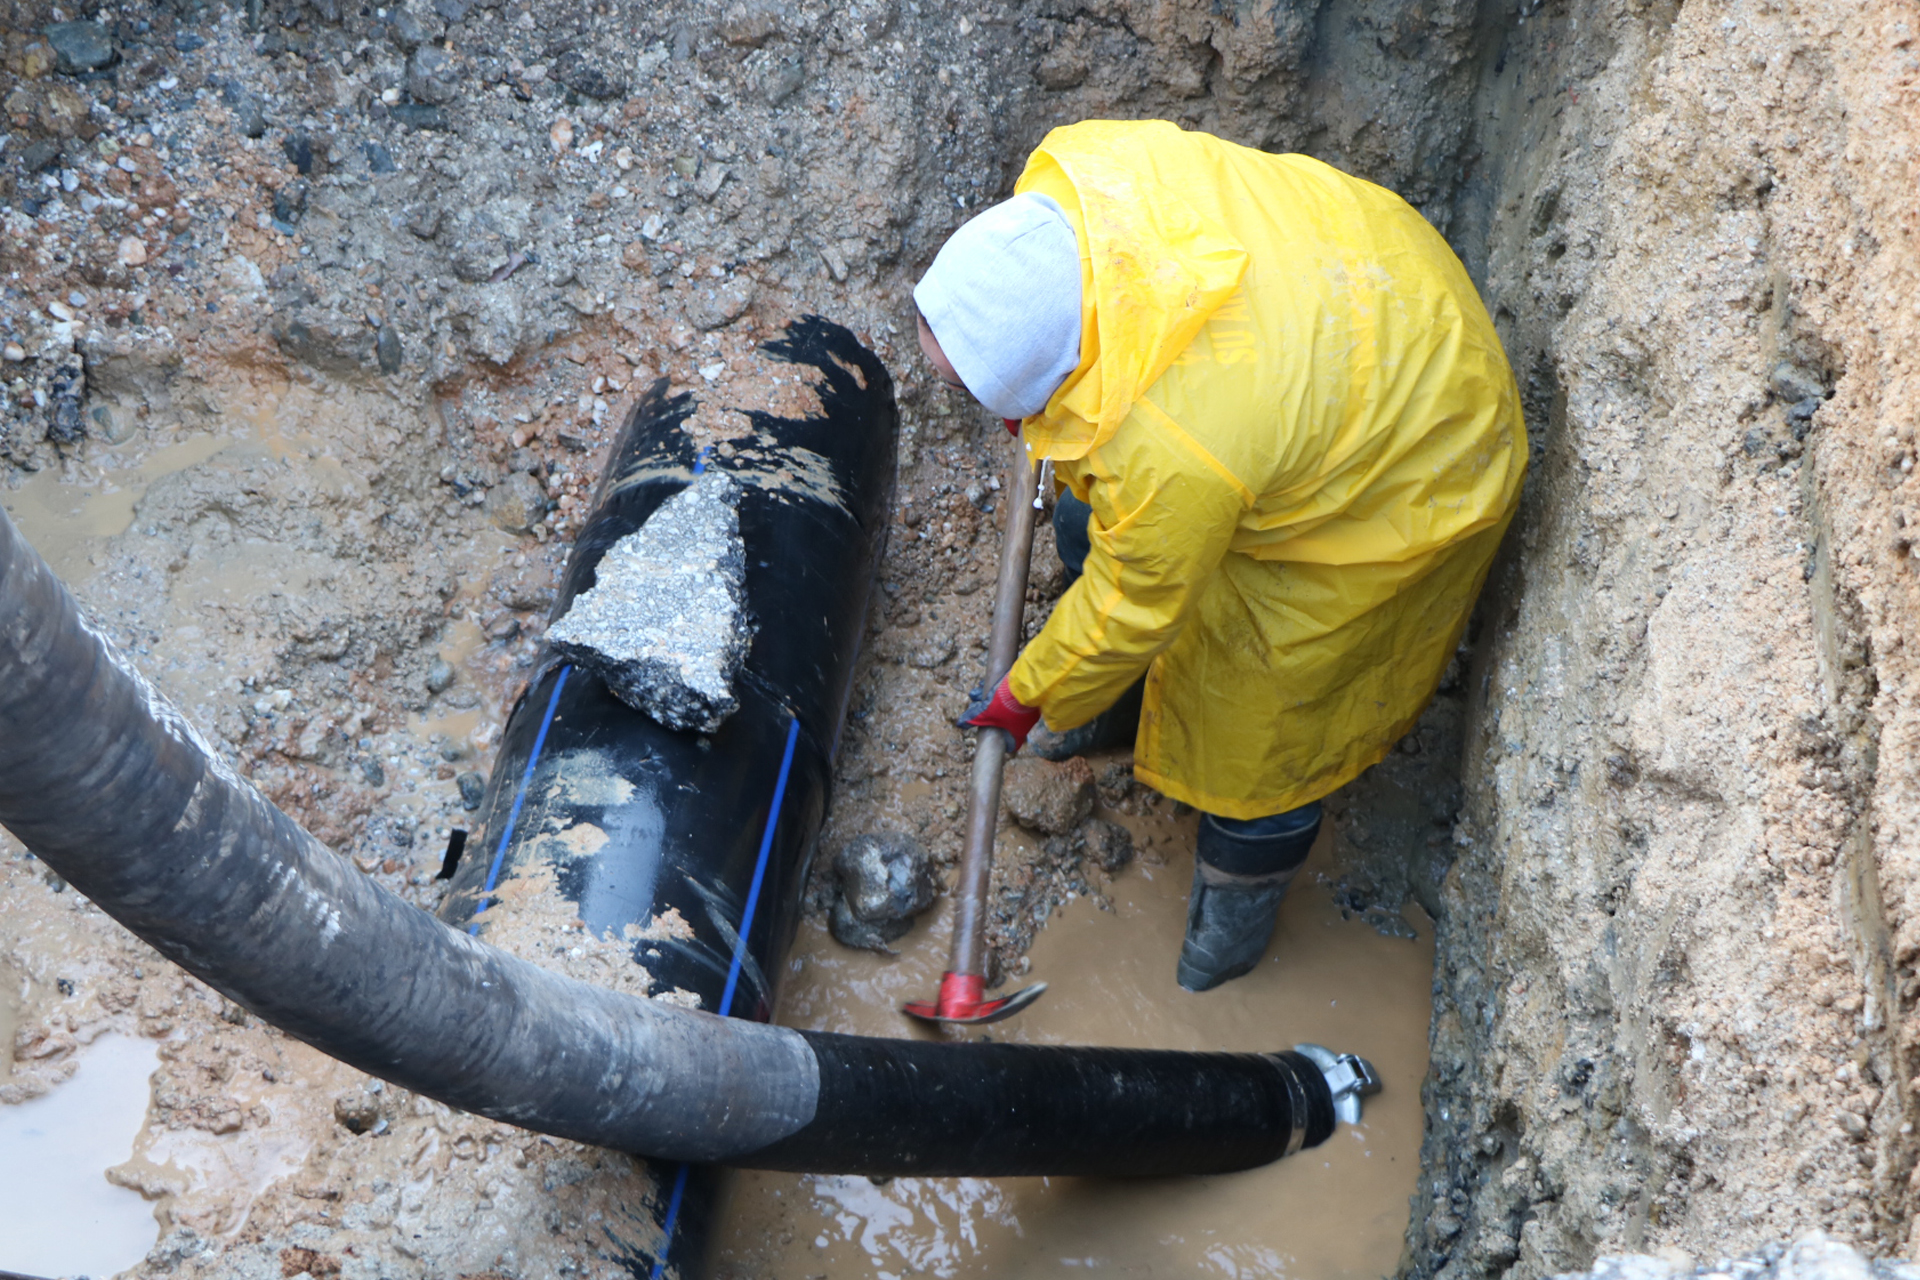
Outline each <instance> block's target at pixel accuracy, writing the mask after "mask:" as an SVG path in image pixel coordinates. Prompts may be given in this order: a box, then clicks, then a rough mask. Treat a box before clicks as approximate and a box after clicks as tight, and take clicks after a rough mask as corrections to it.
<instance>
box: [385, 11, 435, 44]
mask: <svg viewBox="0 0 1920 1280" xmlns="http://www.w3.org/2000/svg"><path fill="white" fill-rule="evenodd" d="M441 29H442V28H441V27H440V24H438V23H436V22H434V21H433V19H431V18H426V17H423V16H421V15H420V14H417V13H415V12H414V11H413V10H412V9H410V8H405V7H401V6H395V7H394V8H392V9H390V10H388V13H387V35H388V37H389V38H390V39H391V40H392V41H393V42H394V43H395V44H397V45H399V46H400V47H401V48H402V49H405V50H407V51H408V52H412V51H413V50H415V49H418V48H419V47H420V46H421V45H423V44H425V43H427V42H428V41H429V40H432V39H434V38H436V36H437V34H438V32H439V31H440V30H441Z"/></svg>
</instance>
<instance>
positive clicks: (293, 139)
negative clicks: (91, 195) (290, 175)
mask: <svg viewBox="0 0 1920 1280" xmlns="http://www.w3.org/2000/svg"><path fill="white" fill-rule="evenodd" d="M280 151H281V153H282V154H283V155H285V156H286V157H287V163H288V164H290V165H292V166H293V168H294V172H296V173H298V174H300V175H301V176H302V177H305V176H306V175H308V174H310V173H312V172H313V139H312V138H310V137H308V136H307V134H306V131H305V130H301V131H299V132H297V133H290V134H288V135H287V136H286V138H285V140H284V141H282V142H281V143H280ZM120 158H121V159H122V160H125V159H126V158H127V157H125V156H121V157H120Z"/></svg>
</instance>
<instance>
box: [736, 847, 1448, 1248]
mask: <svg viewBox="0 0 1920 1280" xmlns="http://www.w3.org/2000/svg"><path fill="white" fill-rule="evenodd" d="M1192 824H1193V819H1192V818H1191V817H1189V818H1188V819H1186V820H1185V821H1184V822H1181V823H1178V824H1173V823H1171V822H1169V821H1168V820H1164V819H1135V820H1132V821H1130V822H1129V825H1130V826H1132V827H1133V828H1134V829H1135V830H1136V832H1138V833H1140V834H1154V835H1155V837H1156V845H1155V848H1154V850H1149V851H1148V852H1146V853H1144V854H1143V855H1142V856H1141V857H1140V858H1139V859H1137V860H1136V861H1135V863H1134V864H1133V865H1132V866H1130V867H1128V868H1127V869H1126V870H1125V871H1124V872H1123V873H1122V874H1121V875H1120V876H1118V877H1117V878H1116V879H1114V880H1113V881H1112V882H1111V884H1110V885H1109V886H1108V887H1107V889H1106V895H1107V897H1108V899H1109V902H1110V906H1111V910H1103V909H1102V908H1101V906H1100V905H1099V904H1098V903H1097V902H1096V901H1095V900H1094V899H1092V898H1088V897H1085V896H1082V897H1078V898H1076V899H1075V900H1073V901H1072V902H1070V903H1068V904H1067V905H1066V906H1065V907H1064V908H1063V909H1062V910H1061V911H1059V912H1057V913H1056V914H1055V915H1054V916H1053V918H1052V919H1051V920H1050V921H1049V922H1048V924H1047V926H1046V928H1045V929H1044V930H1042V931H1041V933H1040V934H1039V936H1038V939H1037V940H1036V942H1035V944H1034V947H1033V950H1032V952H1031V953H1030V959H1031V961H1032V968H1031V972H1029V973H1028V974H1026V975H1024V976H1023V977H1021V978H1020V979H1018V980H1017V984H1020V985H1023V984H1025V983H1028V982H1034V981H1043V982H1046V983H1048V984H1049V985H1048V990H1047V993H1046V995H1045V996H1043V997H1042V998H1041V999H1040V1001H1039V1002H1038V1003H1037V1004H1035V1005H1033V1006H1032V1007H1030V1008H1029V1009H1028V1010H1027V1011H1026V1012H1024V1013H1022V1014H1020V1015H1019V1016H1018V1017H1016V1018H1014V1019H1012V1020H1009V1021H1007V1022H1004V1023H999V1024H995V1025H993V1026H991V1027H988V1028H985V1029H984V1032H985V1034H987V1035H990V1036H992V1037H994V1038H995V1039H1004V1040H1007V1041H1011V1042H1016V1043H1025V1044H1112V1045H1121V1046H1127V1047H1139V1048H1171V1049H1223V1050H1273V1049H1280V1048H1286V1047H1288V1046H1291V1045H1293V1044H1296V1043H1299V1042H1302V1041H1313V1042H1317V1043H1321V1044H1325V1045H1328V1046H1330V1047H1333V1048H1336V1049H1340V1050H1346V1051H1352V1052H1356V1053H1360V1054H1362V1055H1364V1056H1366V1057H1368V1058H1370V1059H1371V1060H1372V1061H1373V1063H1374V1064H1375V1066H1376V1067H1377V1068H1378V1069H1379V1072H1380V1075H1381V1077H1382V1079H1383V1081H1384V1082H1385V1089H1384V1091H1383V1092H1382V1093H1381V1094H1380V1095H1379V1096H1377V1097H1375V1098H1373V1099H1371V1100H1370V1101H1369V1104H1368V1107H1367V1112H1366V1116H1365V1119H1364V1121H1363V1122H1362V1123H1361V1124H1360V1125H1358V1126H1355V1127H1353V1128H1347V1127H1345V1126H1342V1127H1341V1128H1340V1129H1339V1130H1338V1131H1336V1132H1335V1134H1334V1135H1333V1137H1332V1138H1331V1139H1329V1140H1328V1141H1327V1142H1326V1143H1325V1144H1324V1145H1322V1146H1320V1147H1317V1148H1315V1149H1313V1150H1310V1151H1305V1152H1302V1153H1300V1154H1299V1155H1296V1156H1294V1157H1292V1158H1290V1159H1287V1160H1282V1161H1279V1162H1277V1163H1275V1164H1272V1165H1269V1166H1267V1167H1266V1168H1263V1169H1256V1170H1252V1171H1250V1172H1247V1173H1240V1174H1233V1175H1228V1176H1222V1177H1205V1178H1181V1179H1151V1180H1142V1181H1122V1180H1112V1181H1109V1180H1100V1179H1087V1178H1008V1179H982V1178H897V1179H894V1180H892V1181H891V1182H887V1183H885V1184H881V1185H876V1184H875V1183H874V1182H872V1181H870V1180H868V1179H866V1178H862V1177H823V1176H813V1175H794V1174H776V1173H747V1174H742V1175H740V1177H739V1179H738V1180H737V1182H736V1184H735V1189H734V1196H733V1201H732V1204H731V1206H730V1209H729V1211H728V1221H727V1223H726V1225H725V1226H724V1227H723V1229H722V1232H721V1239H722V1241H723V1242H724V1243H723V1245H722V1247H721V1250H720V1258H719V1265H718V1267H717V1269H716V1274H717V1275H719V1276H721V1277H725V1278H727V1280H748V1278H749V1277H751V1278H753V1280H806V1278H808V1277H824V1276H831V1277H835V1278H846V1280H852V1278H853V1277H874V1278H875V1280H891V1278H892V1277H899V1276H907V1275H931V1276H939V1277H967V1276H1027V1275H1038V1274H1060V1275H1077V1274H1081V1273H1083V1272H1086V1271H1096V1272H1102V1273H1106V1274H1112V1275H1125V1276H1225V1277H1252V1276H1263V1277H1302V1278H1305V1277H1312V1278H1313V1280H1336V1278H1338V1277H1348V1276H1351V1277H1376V1276H1381V1275H1386V1274H1390V1273H1391V1272H1393V1271H1394V1269H1395V1268H1396V1266H1397V1265H1398V1263H1399V1261H1400V1255H1401V1248H1402V1242H1403V1238H1404V1235H1405V1232H1406V1227H1407V1198H1408V1196H1409V1195H1411V1194H1412V1192H1413V1190H1414V1181H1415V1178H1416V1176H1417V1173H1418V1167H1419V1166H1418V1155H1419V1148H1420V1136H1421V1109H1420V1082H1421V1079H1422V1078H1423V1077H1424V1075H1425V1074H1426V1069H1427V1021H1428V1010H1429V1005H1430V1000H1431V995H1430V986H1431V982H1432V973H1433V942H1432V939H1433V934H1432V929H1431V927H1430V925H1429V923H1428V921H1427V920H1426V919H1425V918H1424V917H1418V916H1417V915H1416V925H1417V927H1418V929H1419V932H1420V937H1419V939H1418V940H1416V941H1408V940H1406V939H1400V938H1388V937H1383V936H1381V935H1380V934H1379V933H1376V932H1375V931H1374V930H1373V929H1372V928H1370V927H1368V926H1367V925H1365V924H1363V923H1361V922H1359V921H1357V920H1345V919H1342V917H1341V913H1340V911H1339V909H1338V908H1337V907H1335V906H1334V904H1333V901H1332V898H1331V896H1330V894H1329V891H1328V888H1327V886H1326V885H1325V884H1323V883H1321V875H1322V874H1323V873H1324V871H1325V870H1326V868H1327V866H1328V856H1329V846H1330V843H1331V842H1330V840H1329V839H1328V838H1327V837H1326V836H1323V837H1322V839H1321V841H1320V844H1319V846H1318V847H1317V848H1316V849H1315V851H1314V855H1313V857H1312V859H1311V860H1310V861H1309V862H1308V864H1307V867H1306V869H1305V871H1304V872H1303V874H1302V879H1301V881H1299V882H1296V884H1295V887H1294V891H1293V892H1292V894H1290V895H1289V897H1288V900H1287V902H1286V904H1285V906H1284V907H1283V908H1282V912H1281V919H1280V927H1279V930H1278V932H1277V935H1276V938H1275V941H1274V944H1273V946H1272V947H1271V948H1270V949H1269V950H1268V953H1267V958H1266V960H1265V961H1264V962H1263V963H1262V964H1261V965H1260V967H1259V968H1258V969H1257V970H1255V972H1253V973H1252V974H1250V975H1248V976H1247V977H1245V978H1243V979H1240V980H1239V981H1236V982H1232V983H1228V984H1227V985H1225V986H1224V987H1221V988H1219V989H1217V990H1215V991H1212V992H1207V993H1204V994H1199V995H1195V994H1193V993H1190V992H1186V991H1183V990H1181V989H1180V987H1179V986H1178V985H1177V984H1176V983H1175V982H1174V980H1173V972H1174V959H1175V957H1176V956H1177V954H1178V952H1179V945H1180V938H1181V935H1182V932H1183V931H1184V928H1185V922H1186V895H1187V885H1188V881H1189V879H1190V877H1191V876H1192V873H1193V871H1192V868H1193V863H1192V855H1191V849H1192ZM1154 825H1161V826H1163V827H1165V828H1167V829H1164V830H1161V831H1157V832H1149V831H1148V828H1150V827H1152V826H1154ZM1013 839H1014V841H1015V842H1017V841H1018V840H1019V839H1020V837H1018V836H1017V835H1016V836H1015V837H1014V838H1013ZM1157 850H1164V851H1165V852H1164V854H1162V853H1161V852H1157ZM1409 910H1410V912H1413V913H1417V911H1418V909H1417V908H1409ZM947 936H948V935H947V913H946V912H945V911H944V910H942V911H940V912H939V913H938V914H936V915H930V916H929V917H928V918H927V919H925V920H923V921H922V922H921V923H920V925H919V926H918V927H917V928H916V929H915V931H914V932H913V933H912V934H910V935H909V936H908V937H907V938H906V939H903V940H902V942H901V944H899V945H900V947H901V954H900V955H899V956H898V957H897V958H893V959H889V958H887V957H883V956H879V955H875V954H872V953H867V952H855V951H850V950H848V949H846V948H844V947H841V946H840V945H839V944H837V943H835V942H834V941H833V939H832V938H831V937H829V936H828V935H827V933H826V930H825V929H824V928H822V927H820V926H818V925H815V924H808V925H806V926H803V928H802V930H801V934H800V937H799V939H798V940H797V941H796V943H795V946H794V950H793V956H792V958H791V959H790V960H789V962H788V969H789V972H788V974H787V980H786V985H785V989H784V991H783V993H782V997H781V1005H780V1012H779V1020H780V1021H781V1022H783V1023H786V1024H787V1025H790V1026H796V1027H804V1028H808V1029H810V1030H822V1031H839V1032H847V1033H852V1034H861V1035H877V1036H903V1035H910V1034H914V1033H913V1032H912V1030H911V1029H910V1028H909V1026H908V1024H907V1023H906V1020H905V1019H904V1018H903V1016H902V1015H901V1014H900V1013H899V1008H900V1005H901V1003H902V1002H903V1001H905V1000H908V999H913V998H924V997H927V996H929V995H931V994H932V992H933V991H934V990H935V988H936V987H937V986H938V983H939V979H940V973H941V970H942V969H943V968H944V967H945V962H946V945H947ZM1010 985H1015V984H1010ZM972 1034H974V1035H979V1034H981V1033H980V1032H978V1031H976V1032H974V1033H972Z"/></svg>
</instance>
